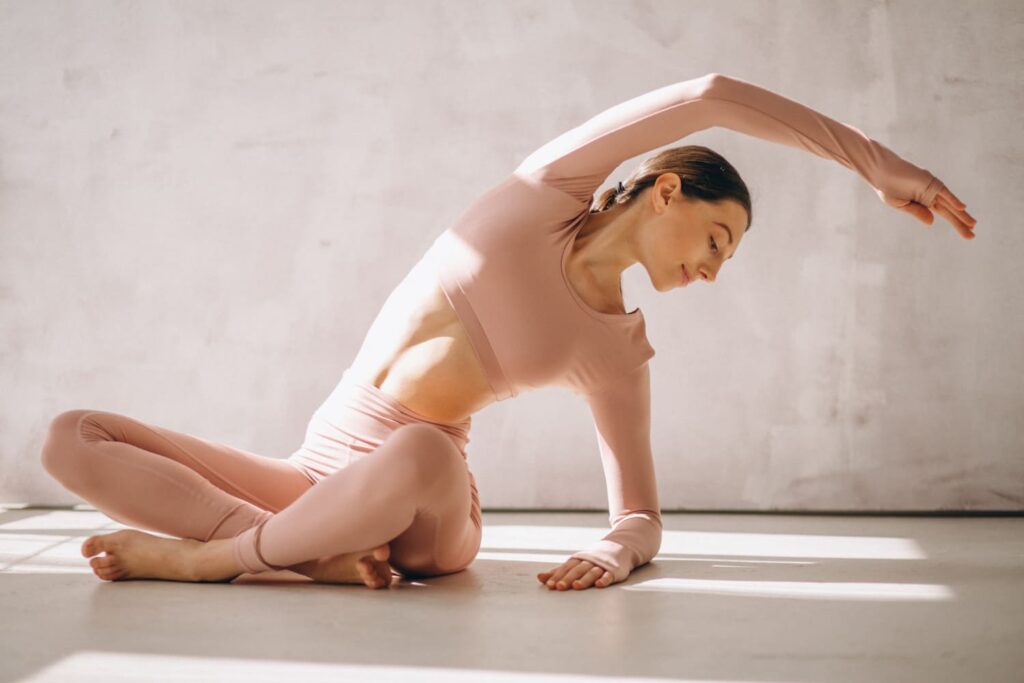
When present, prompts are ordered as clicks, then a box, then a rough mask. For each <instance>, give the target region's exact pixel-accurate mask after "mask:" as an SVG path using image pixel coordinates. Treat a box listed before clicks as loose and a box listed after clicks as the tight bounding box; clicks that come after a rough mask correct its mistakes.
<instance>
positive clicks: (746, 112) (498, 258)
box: [424, 74, 942, 581]
mask: <svg viewBox="0 0 1024 683" xmlns="http://www.w3.org/2000/svg"><path fill="white" fill-rule="evenodd" d="M712 126H722V127H725V128H729V129H732V130H736V131H739V132H742V133H745V134H748V135H752V136H755V137H759V138H762V139H765V140H770V141H773V142H778V143H781V144H784V145H788V146H790V147H797V148H800V149H804V150H806V151H808V152H811V153H812V154H815V155H817V156H820V157H823V158H826V159H832V160H835V161H837V162H839V163H840V164H842V165H843V166H846V167H847V168H849V169H851V170H853V171H854V172H856V173H857V174H858V175H860V176H861V177H862V178H864V179H865V180H866V181H867V182H868V183H869V184H870V185H871V186H872V187H873V188H874V189H875V190H876V192H877V193H878V194H879V196H880V197H882V198H889V199H895V200H897V201H903V202H909V201H911V200H914V201H917V202H920V203H922V204H924V205H926V206H927V205H930V204H931V202H932V199H933V198H934V196H935V194H936V193H937V192H939V190H940V189H941V188H942V183H941V182H939V180H938V179H937V178H935V177H934V176H933V175H932V174H931V173H929V172H928V171H926V170H924V169H921V168H919V167H917V166H915V165H913V164H911V163H910V162H908V161H906V160H904V159H902V158H900V157H899V156H897V155H896V154H895V153H893V152H892V151H891V150H889V149H888V148H887V147H885V146H884V145H882V144H881V143H879V142H876V141H875V140H872V139H871V138H869V137H867V136H866V135H865V134H864V133H862V132H861V131H859V130H857V129H856V128H853V127H852V126H848V125H845V124H843V123H840V122H838V121H835V120H832V119H830V118H828V117H826V116H823V115H822V114H819V113H817V112H815V111H814V110H812V109H810V108H808V107H805V106H803V105H801V104H799V103H797V102H794V101H793V100H789V99H787V98H785V97H782V96H780V95H777V94H775V93H773V92H771V91H769V90H766V89H763V88H760V87H758V86H755V85H752V84H750V83H747V82H745V81H742V80H740V79H736V78H730V77H726V76H722V75H720V74H708V75H706V76H702V77H699V78H694V79H691V80H686V81H681V82H679V83H675V84H672V85H668V86H665V87H662V88H659V89H657V90H653V91H651V92H648V93H646V94H644V95H640V96H639V97H635V98H633V99H631V100H628V101H626V102H623V103H621V104H618V105H616V106H613V107H611V108H610V109H607V110H606V111H604V112H601V113H599V114H598V115H596V116H594V117H593V118H591V119H590V120H588V121H586V122H585V123H583V124H582V125H580V126H578V127H576V128H573V129H572V130H570V131H568V132H566V133H564V134H562V135H560V136H559V137H557V138H556V139H554V140H552V141H551V142H549V143H547V144H545V145H544V146H542V147H541V148H539V149H537V150H536V151H535V152H533V153H532V154H530V155H529V156H528V157H527V158H526V159H525V160H524V161H523V162H522V163H521V164H520V165H519V166H518V168H516V169H515V171H514V172H513V173H512V174H511V175H509V176H508V177H506V178H504V179H503V180H502V181H501V182H500V183H498V184H497V185H495V186H493V187H492V188H490V189H489V190H487V191H486V192H484V194H482V195H481V196H480V197H478V198H477V199H476V200H475V201H474V202H472V203H471V204H470V206H469V207H468V208H467V209H466V210H465V211H464V212H463V213H462V214H461V215H460V216H459V217H458V218H457V219H456V220H455V222H454V224H453V225H451V226H450V227H449V228H448V229H446V230H445V231H444V232H443V233H442V234H441V235H440V236H439V237H438V238H437V239H436V240H435V242H434V243H433V245H432V246H431V248H430V249H429V250H428V252H427V254H426V255H425V257H424V258H430V259H432V260H433V261H432V262H433V264H434V267H435V268H436V273H437V277H438V280H439V282H440V284H441V287H442V289H443V290H444V292H445V294H446V296H447V297H448V299H449V301H450V302H451V304H452V306H453V308H454V309H455V311H456V312H457V314H458V315H459V317H460V319H461V321H462V323H463V324H464V326H465V328H466V331H467V334H468V335H469V338H470V340H471V343H472V346H473V349H474V351H475V352H476V354H477V356H478V358H479V359H480V362H481V364H482V366H483V368H484V370H485V372H486V374H487V378H488V381H489V382H490V385H491V387H492V389H493V390H494V393H495V395H496V397H497V398H498V400H504V399H507V398H510V397H513V396H516V395H517V394H518V393H520V392H522V391H526V390H529V389H532V388H538V387H541V386H550V385H556V386H562V387H565V388H567V389H569V390H570V391H572V392H573V393H575V394H577V395H579V396H581V397H582V398H583V399H584V400H585V401H586V402H587V404H588V405H589V407H590V410H591V413H592V416H593V423H594V428H595V433H596V436H597V442H598V450H599V453H600V457H601V463H602V466H603V469H604V474H605V482H606V485H607V494H608V511H609V521H610V523H611V527H612V528H611V531H610V532H609V533H608V534H607V535H605V536H604V538H603V539H601V540H600V541H598V542H597V543H595V544H594V545H592V546H591V547H589V548H587V549H585V550H583V551H580V552H577V553H575V554H573V555H572V557H575V558H579V559H585V560H589V561H591V562H593V563H594V564H596V565H598V566H601V567H603V568H604V569H606V570H608V571H609V572H611V573H612V576H613V578H614V581H621V580H622V579H624V578H625V577H626V576H628V574H629V573H630V572H631V571H632V570H633V569H634V568H635V567H637V566H640V565H642V564H644V563H646V562H648V561H650V560H651V558H653V557H654V556H655V555H656V554H657V552H658V549H659V548H660V545H661V535H662V520H661V514H660V508H659V504H658V496H657V485H656V480H655V471H654V459H653V457H652V450H651V439H650V431H651V430H650V419H651V418H650V381H651V380H650V367H649V360H650V359H651V358H652V357H653V356H654V354H655V351H654V349H653V348H652V347H651V345H650V343H649V342H648V340H647V336H646V332H645V321H644V316H643V311H641V310H640V309H639V308H637V309H635V310H633V311H631V312H629V313H622V314H617V313H607V312H602V311H598V310H596V309H594V308H592V307H590V306H589V305H588V304H587V303H586V302H585V301H584V300H583V299H582V298H581V297H580V296H579V294H578V293H577V292H576V291H575V290H574V289H573V287H572V285H571V283H570V282H569V279H568V278H567V276H566V270H565V264H566V260H567V257H568V255H569V253H570V250H571V247H572V244H573V241H574V240H575V237H576V235H577V233H578V232H579V230H580V228H581V227H582V226H583V225H585V224H586V221H587V219H588V217H589V215H590V207H591V205H592V202H593V195H594V192H595V191H596V190H597V188H598V187H599V186H600V185H601V184H602V183H603V182H604V181H605V180H606V179H607V177H608V175H609V174H610V173H611V172H612V171H613V170H615V168H616V167H617V166H618V165H619V164H621V163H622V162H623V161H625V160H627V159H630V158H632V157H634V156H637V155H639V154H643V153H645V152H649V151H651V150H653V149H655V148H657V147H660V146H663V145H666V144H669V143H673V142H676V141H678V140H680V139H681V138H684V137H686V136H687V135H689V134H691V133H694V132H696V131H700V130H704V129H707V128H710V127H712Z"/></svg>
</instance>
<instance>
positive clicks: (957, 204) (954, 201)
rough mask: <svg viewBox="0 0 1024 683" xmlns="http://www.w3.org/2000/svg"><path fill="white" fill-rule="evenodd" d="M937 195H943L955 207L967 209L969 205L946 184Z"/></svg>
mask: <svg viewBox="0 0 1024 683" xmlns="http://www.w3.org/2000/svg"><path fill="white" fill-rule="evenodd" d="M936 196H938V197H942V198H943V199H945V200H946V201H948V202H949V203H950V204H952V205H953V206H954V207H956V208H958V209H966V208H967V205H966V204H964V203H963V202H962V201H960V199H959V198H958V197H957V196H956V195H955V194H953V192H952V191H951V190H950V189H949V188H948V187H946V186H945V185H943V187H942V189H941V190H939V194H938V195H936Z"/></svg>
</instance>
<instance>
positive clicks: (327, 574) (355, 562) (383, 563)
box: [288, 543, 393, 588]
mask: <svg viewBox="0 0 1024 683" xmlns="http://www.w3.org/2000/svg"><path fill="white" fill-rule="evenodd" d="M390 556H391V547H390V546H389V545H388V544H387V543H385V544H384V545H380V546H377V547H376V548H371V549H369V550H360V551H357V552H353V553H343V554H341V555H333V556H331V557H324V558H320V559H317V560H310V561H309V562H302V563H300V564H296V565H292V566H291V567H288V569H290V570H291V571H293V572H298V573H299V574H302V575H303V576H308V577H309V578H311V579H313V580H314V581H319V582H321V583H357V584H358V583H362V584H366V586H367V587H369V588H387V587H388V586H390V585H391V581H392V578H393V577H392V574H391V565H390V564H388V562H387V559H388V557H390Z"/></svg>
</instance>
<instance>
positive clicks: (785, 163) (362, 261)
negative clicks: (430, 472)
mask: <svg viewBox="0 0 1024 683" xmlns="http://www.w3.org/2000/svg"><path fill="white" fill-rule="evenodd" d="M1022 55H1024V5H1022V4H1021V3H1019V2H1017V1H1015V0H1009V1H1006V2H977V3H974V2H972V3H968V4H965V3H961V2H954V1H952V0H941V1H936V2H931V1H924V0H922V1H919V2H905V1H899V0H894V1H890V2H880V1H864V2H856V3H849V2H843V1H839V0H836V1H832V2H822V1H819V0H808V1H807V2H784V1H778V2H762V1H757V2H754V1H751V2H721V1H718V0H715V1H708V2H687V3H679V2H674V1H663V2H654V1H651V0H636V1H632V2H631V1H625V0H615V1H614V2H612V1H603V2H597V1H594V0H590V1H587V2H583V1H579V2H569V1H564V0H531V1H517V2H511V3H472V2H465V1H462V2H443V1H436V0H428V1H424V2H415V3H413V2H398V1H394V0H391V1H385V2H381V0H372V1H371V0H363V1H358V2H293V1H289V2H236V3H230V2H209V3H207V2H202V3H198V2H188V3H186V2H156V1H153V2H113V1H110V2H103V1H99V0H97V1H93V2H88V3H85V2H75V1H72V0H68V1H61V2H55V1H38V2H2V3H0V325H2V336H0V372H2V387H3V391H2V392H0V473H2V479H0V500H2V501H25V502H33V503H53V504H59V503H69V502H78V499H76V498H75V497H74V496H73V495H72V494H69V493H68V492H66V491H65V490H64V489H63V488H61V487H60V485H59V484H57V483H56V482H55V481H53V480H52V479H50V478H49V477H48V476H47V475H46V474H45V472H44V471H43V470H42V467H41V465H40V463H39V449H40V446H41V444H42V440H43V437H44V434H45V430H46V428H47V425H48V423H49V421H50V420H51V419H52V418H53V417H54V416H55V415H56V414H57V413H59V412H61V411H64V410H68V409H71V408H96V409H102V410H110V411H114V412H120V413H124V414H127V415H130V416H132V417H135V418H137V419H140V420H143V421H146V422H152V423H155V424H159V425H161V426H164V427H167V428H170V429H175V430H178V431H184V432H188V433H191V434H195V435H197V436H202V437H204V438H208V439H213V440H217V441H222V442H225V443H230V444H232V445H235V446H237V447H240V448H244V449H246V450H250V451H253V452H256V453H261V454H265V455H268V456H272V457H287V456H288V455H289V454H290V453H291V452H292V451H293V450H295V449H296V448H297V447H298V446H299V444H300V443H301V439H302V436H303V433H304V430H305V425H306V421H307V420H308V418H309V416H310V415H311V413H312V411H313V410H314V409H315V408H316V407H317V405H319V403H320V401H322V400H323V399H324V398H325V397H326V396H327V394H328V393H329V392H330V390H331V389H332V388H333V387H334V385H335V383H336V382H337V380H338V379H339V378H340V376H341V372H342V371H343V370H344V369H345V368H346V367H347V366H348V364H349V363H350V362H351V360H352V359H353V358H354V356H355V353H356V351H357V350H358V348H359V345H360V343H361V342H362V339H363V335H364V334H365V332H366V330H367V328H368V326H369V324H370V322H371V321H372V319H373V318H374V316H375V315H376V313H377V311H378V309H379V307H380V305H381V304H382V303H383V302H384V299H385V298H386V296H387V294H388V293H389V292H390V291H391V289H392V288H393V287H394V286H395V285H396V284H397V283H398V282H399V280H400V279H401V278H402V277H403V276H404V274H405V273H406V272H407V271H408V269H409V267H411V266H412V264H414V263H415V262H416V261H417V260H418V259H419V257H420V255H421V254H422V253H423V251H424V250H425V249H426V247H427V246H428V245H429V244H430V243H431V242H432V241H433V239H434V238H435V237H436V236H437V235H438V234H439V233H440V232H441V231H442V230H444V229H445V227H446V226H447V225H448V223H449V222H450V221H451V220H453V219H454V218H455V217H456V216H457V215H458V214H459V213H460V212H461V210H462V208H463V207H464V206H465V205H466V204H468V203H469V202H470V201H471V200H472V199H473V198H474V197H475V196H476V195H477V194H479V193H480V192H482V191H484V190H485V189H487V188H488V187H490V186H491V185H493V184H494V183H496V182H498V181H500V180H501V179H502V178H503V177H504V176H505V175H506V174H507V173H509V172H511V170H512V169H513V168H514V167H515V166H516V164H518V163H519V161H520V160H522V159H523V158H524V157H525V156H526V155H527V154H529V153H530V152H531V151H533V150H534V149H535V148H536V147H538V146H540V145H541V144H543V143H544V142H546V141H547V140H549V139H551V138H552V137H554V136H556V135H558V134H559V133H561V132H564V131H565V130H568V129H569V128H571V127H573V126H575V125H578V124H579V123H582V122H583V121H584V120H585V119H587V118H588V117H590V116H592V115H594V114H596V113H598V112H599V111H600V110H602V109H604V108H606V107H609V106H611V105H614V104H616V103H618V102H620V101H623V100H625V99H628V98H630V97H633V96H636V95H638V94H641V93H643V92H646V91H648V90H651V89H654V88H657V87H660V86H663V85H667V84H669V83H673V82H676V81H680V80H686V79H689V78H693V77H696V76H700V75H703V74H705V73H708V72H710V71H717V72H720V73H724V74H727V75H731V76H735V77H739V78H742V79H745V80H748V81H751V82H754V83H756V84H758V85H761V86H763V87H767V88H770V89H773V90H775V91H776V92H779V93H780V94H782V95H785V96H787V97H790V98H792V99H796V100H798V101H801V102H803V103H804V104H807V105H808V106H811V107H814V108H815V109H817V110H818V111H820V112H822V113H824V114H826V115H828V116H831V117H833V118H836V119H838V120H840V121H843V122H845V123H848V124H850V125H853V126H856V127H858V128H860V129H861V130H863V131H864V132H865V133H866V134H868V135H870V136H871V137H873V138H875V139H877V140H879V141H881V142H883V143H884V144H886V145H887V146H889V147H890V148H892V149H893V150H894V151H895V152H897V153H898V154H901V155H903V156H904V157H906V158H907V159H908V160H910V161H912V162H914V163H915V164H917V165H919V166H922V167H924V168H927V169H929V170H931V171H932V172H933V173H935V174H936V175H937V176H939V177H940V178H941V179H942V180H943V181H944V182H945V183H946V184H947V185H948V186H949V187H950V188H951V189H952V190H953V191H954V192H955V193H956V194H958V195H959V196H960V197H961V198H962V199H963V200H964V201H965V202H967V205H968V209H969V210H970V211H971V212H972V214H973V215H974V216H975V217H976V218H977V219H978V221H979V223H978V227H977V235H978V237H977V239H975V240H974V241H967V240H964V239H963V238H961V237H960V236H959V235H958V234H956V232H955V231H954V230H953V229H952V227H951V226H950V225H949V224H948V223H947V222H946V221H945V220H943V219H941V218H938V217H937V218H936V222H935V224H934V226H933V227H931V228H927V227H925V226H924V225H923V224H921V223H919V222H917V221H916V220H914V219H913V218H911V217H910V216H908V215H907V214H904V213H902V212H899V211H896V210H894V209H891V208H889V207H887V206H885V205H884V204H883V203H882V202H880V201H879V199H878V197H877V195H876V194H875V193H874V191H873V190H872V188H871V187H869V186H868V185H867V184H865V183H864V182H863V181H862V180H861V179H860V178H859V177H857V176H856V175H855V174H853V173H851V172H850V171H848V170H847V169H845V168H843V167H842V166H840V165H838V164H836V163H833V162H828V161H825V160H823V159H820V158H817V157H813V156H811V155H808V154H807V153H805V152H802V151H798V150H795V149H791V148H784V147H780V146H778V145H774V144H772V143H769V142H766V141H763V140H758V139H755V138H751V137H746V136H743V135H740V134H738V133H735V132H732V131H728V130H725V129H721V128H717V129H711V130H707V131H703V132H701V133H698V134H696V135H693V136H691V137H689V138H686V139H685V140H681V141H679V142H678V143H676V144H703V145H707V146H709V147H711V148H713V149H715V150H716V151H718V152H720V153H722V154H723V155H724V156H726V157H727V158H728V159H729V160H730V161H731V162H732V163H733V164H734V165H735V166H736V167H737V168H738V169H739V170H740V172H741V173H742V174H743V176H744V179H745V180H746V181H747V183H748V185H749V186H750V188H751V191H752V193H753V199H754V225H753V227H752V229H751V232H750V233H749V234H748V235H747V236H746V237H745V238H744V240H743V245H742V248H741V249H740V250H739V251H738V252H737V256H736V258H735V259H733V260H732V261H730V262H729V263H728V265H727V266H726V267H725V268H724V269H723V270H722V272H721V273H720V277H719V279H718V281H717V282H716V283H715V284H714V286H708V285H706V284H701V283H698V284H697V286H695V287H689V288H686V289H685V290H681V289H680V290H675V291H673V292H671V293H666V294H659V293H657V292H656V291H655V290H654V289H653V288H652V287H651V286H650V284H649V282H648V280H647V277H646V273H644V272H643V269H642V267H640V266H635V267H634V268H632V269H630V270H629V271H627V273H626V280H625V293H626V303H627V307H629V308H632V307H633V306H636V305H639V306H641V307H642V308H643V309H644V314H645V317H646V319H647V321H648V323H647V324H648V336H649V338H650V340H651V343H652V345H653V346H654V347H655V349H656V350H657V356H656V357H655V358H654V359H653V360H652V361H651V363H652V372H653V380H652V383H653V392H654V396H653V402H654V415H653V425H654V434H653V442H654V447H655V456H656V465H657V472H658V481H659V491H660V496H661V503H662V507H663V508H664V509H666V510H668V509H745V510H769V509H792V510H823V509H843V510H879V509H885V510H1000V509H1001V510H1009V509H1014V510H1020V509H1024V428H1022V422H1021V419H1022V416H1024V381H1022V377H1024V350H1022V346H1024V345H1022V343H1021V340H1022V339H1024V315H1022V294H1021V291H1022V290H1021V284H1022V278H1021V275H1020V273H1021V264H1022V263H1024V232H1022V231H1021V229H1020V225H1019V223H1020V216H1021V213H1022V210H1024V194H1022V192H1021V190H1020V188H1021V187H1022V186H1024V150H1022V147H1024V126H1022V119H1021V114H1020V112H1021V111H1022V110H1024V87H1022V85H1024V77H1022V74H1024V57H1022ZM644 156H646V155H644ZM641 159H642V157H638V158H636V159H631V160H629V161H627V162H625V163H624V164H623V165H622V166H621V167H620V169H618V171H617V172H616V173H614V174H613V175H612V176H611V177H610V178H609V180H608V183H607V185H608V186H611V185H614V183H615V182H617V181H618V180H619V179H621V178H624V177H625V175H626V173H628V171H629V170H630V169H631V168H632V167H633V166H635V165H636V163H638V162H639V161H640V160H641ZM473 419H474V424H473V432H472V435H471V436H472V440H471V444H470V446H469V453H470V463H471V466H472V468H473V470H474V472H475V473H476V476H477V479H478V482H479V485H480V490H481V495H482V500H483V504H484V506H485V507H490V508H495V507H526V508H528V507H551V508H577V507H581V508H602V507H604V506H605V504H606V501H605V494H604V482H603V477H602V472H601V467H600V461H599V458H598V454H597V446H596V440H595V436H594V433H593V428H592V427H591V424H590V418H589V413H588V412H587V411H586V406H585V405H583V404H582V403H581V402H579V401H578V399H576V398H575V397H574V396H572V395H571V394H569V393H567V392H563V391H561V390H556V389H542V390H540V391H536V392H533V393H529V394H525V395H522V396H520V397H518V398H517V399H514V400H511V401H505V402H502V403H499V404H496V405H492V406H490V407H488V408H486V409H485V410H483V411H481V412H480V413H477V414H476V415H475V416H474V418H473ZM570 483H571V484H572V485H569V484H570Z"/></svg>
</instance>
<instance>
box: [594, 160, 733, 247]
mask: <svg viewBox="0 0 1024 683" xmlns="http://www.w3.org/2000/svg"><path fill="white" fill-rule="evenodd" d="M663 173H675V174H676V175H678V176H679V178H680V180H681V181H682V183H683V184H682V188H681V191H682V193H683V196H684V197H686V198H687V199H702V200H704V201H708V202H711V203H718V202H722V201H726V200H730V199H731V200H733V201H735V202H738V203H739V204H740V206H742V207H743V208H744V209H746V210H747V227H746V228H744V232H746V231H747V230H750V224H751V223H752V222H753V213H752V211H751V206H750V191H749V190H748V189H747V186H746V184H745V183H744V182H743V179H742V178H740V174H739V173H737V172H736V169H735V168H733V166H732V164H730V163H729V162H728V161H726V160H725V158H724V157H723V156H721V155H720V154H718V153H717V152H714V151H712V150H710V149H708V148H707V147H702V146H700V145H686V146H684V147H673V148H671V149H666V150H664V151H662V152H659V153H658V154H655V155H654V156H652V157H650V158H648V159H646V160H645V161H644V162H643V163H642V164H640V165H639V166H637V167H636V169H635V170H634V171H633V173H631V174H630V176H629V178H628V179H626V181H625V182H623V183H620V185H621V186H622V188H623V189H622V191H621V192H620V191H619V189H618V187H613V188H611V189H609V190H605V191H604V192H603V193H602V194H601V196H600V198H599V199H598V200H597V203H596V204H595V206H594V208H592V209H591V210H590V212H591V213H596V212H598V211H604V210H605V209H607V208H609V207H611V206H612V205H614V204H625V203H627V202H629V201H630V200H631V199H633V197H636V196H637V195H638V194H640V192H642V191H643V190H644V189H645V188H647V187H650V186H652V185H654V181H656V180H657V179H658V176H660V175H661V174H663Z"/></svg>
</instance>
